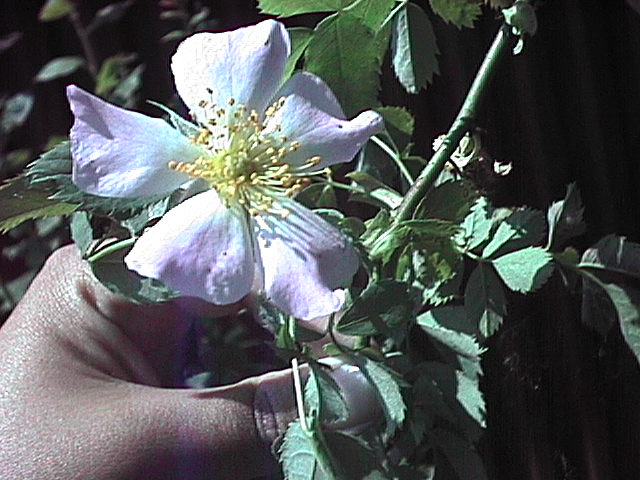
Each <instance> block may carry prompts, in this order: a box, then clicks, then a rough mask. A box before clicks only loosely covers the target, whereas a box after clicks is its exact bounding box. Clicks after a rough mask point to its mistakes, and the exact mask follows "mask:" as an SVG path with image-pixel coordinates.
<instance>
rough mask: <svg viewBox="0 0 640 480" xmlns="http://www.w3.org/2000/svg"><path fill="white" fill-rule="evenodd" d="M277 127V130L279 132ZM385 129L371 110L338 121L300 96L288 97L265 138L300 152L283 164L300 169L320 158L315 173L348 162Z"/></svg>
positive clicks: (378, 117)
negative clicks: (283, 138) (274, 135)
mask: <svg viewBox="0 0 640 480" xmlns="http://www.w3.org/2000/svg"><path fill="white" fill-rule="evenodd" d="M278 126H280V129H278ZM383 128H384V122H383V120H382V117H381V116H380V115H379V114H378V113H376V112H374V111H373V110H367V111H366V112H362V113H361V114H360V115H358V116H357V117H356V118H354V119H353V120H341V119H339V118H335V117H333V116H331V115H329V114H327V113H325V112H323V111H322V110H320V109H318V108H316V107H314V106H313V105H312V104H311V103H309V102H308V101H307V100H306V99H305V98H303V97H301V96H299V95H295V94H294V95H290V96H288V97H286V101H285V102H284V105H283V106H282V108H280V109H279V110H278V111H277V112H276V114H275V115H274V116H273V117H272V118H271V119H270V120H269V122H268V124H267V126H266V129H265V131H264V133H265V135H268V134H269V133H272V132H274V131H276V132H277V135H278V136H282V135H285V136H286V137H287V138H288V139H289V140H290V141H294V140H295V141H297V142H298V143H300V148H298V149H297V150H296V151H295V152H292V153H289V154H288V155H287V156H286V158H285V161H286V162H288V163H290V164H292V165H300V164H302V163H304V162H305V160H307V159H309V158H311V157H315V156H319V157H320V158H321V159H322V163H321V164H320V165H318V167H317V168H318V169H321V168H324V167H326V166H328V165H333V164H335V163H343V162H348V161H350V160H351V159H352V158H353V157H354V156H355V154H356V153H358V151H359V150H360V149H361V148H362V146H363V145H364V144H365V143H366V141H367V140H369V138H370V137H371V136H372V135H375V134H376V133H379V132H381V131H382V129H383Z"/></svg>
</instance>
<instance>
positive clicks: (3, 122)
mask: <svg viewBox="0 0 640 480" xmlns="http://www.w3.org/2000/svg"><path fill="white" fill-rule="evenodd" d="M32 108H33V95H32V94H30V93H22V92H21V93H16V94H15V95H12V96H11V97H9V98H8V99H7V100H6V101H5V102H4V104H3V105H0V109H1V112H0V131H2V133H4V134H7V133H9V132H11V131H12V130H13V129H15V128H16V127H19V126H20V125H22V124H23V123H24V122H26V120H27V117H28V116H29V113H31V109H32Z"/></svg>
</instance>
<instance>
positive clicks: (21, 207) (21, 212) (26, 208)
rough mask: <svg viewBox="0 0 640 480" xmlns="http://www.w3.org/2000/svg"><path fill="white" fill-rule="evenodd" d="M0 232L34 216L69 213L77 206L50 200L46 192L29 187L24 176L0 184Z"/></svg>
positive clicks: (52, 215) (41, 216)
mask: <svg viewBox="0 0 640 480" xmlns="http://www.w3.org/2000/svg"><path fill="white" fill-rule="evenodd" d="M0 205H2V209H0V233H4V232H7V231H9V230H11V229H13V228H15V227H17V226H18V225H20V224H21V223H23V222H25V221H27V220H31V219H34V218H44V217H56V216H60V215H69V214H71V213H72V212H73V211H74V210H75V209H76V208H77V207H78V206H77V205H73V204H69V203H65V202H60V201H57V200H50V199H49V196H48V194H47V193H46V192H42V191H38V190H33V189H30V188H29V184H28V182H27V181H26V180H25V178H24V177H18V178H14V179H12V180H11V181H9V183H5V184H4V185H2V186H0Z"/></svg>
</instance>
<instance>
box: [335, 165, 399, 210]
mask: <svg viewBox="0 0 640 480" xmlns="http://www.w3.org/2000/svg"><path fill="white" fill-rule="evenodd" d="M345 176H346V177H347V178H349V179H350V180H353V182H354V183H355V184H356V185H357V186H358V187H361V188H362V189H363V193H356V192H352V193H351V196H350V197H349V200H351V201H354V202H364V203H370V204H372V205H375V206H378V207H383V208H389V209H394V208H396V207H397V206H398V205H400V202H402V196H401V195H400V194H399V193H398V192H396V191H395V190H394V189H392V188H391V187H388V186H387V185H385V184H384V183H382V182H381V181H379V180H377V179H375V178H374V177H372V176H371V175H369V174H368V173H365V172H361V171H358V170H356V171H353V172H350V173H347V174H346V175H345Z"/></svg>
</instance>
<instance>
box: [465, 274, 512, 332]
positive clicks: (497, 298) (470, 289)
mask: <svg viewBox="0 0 640 480" xmlns="http://www.w3.org/2000/svg"><path fill="white" fill-rule="evenodd" d="M464 307H465V309H466V311H467V315H469V318H470V319H471V321H472V322H473V324H474V325H477V326H478V330H479V331H480V333H481V334H482V335H483V336H484V337H490V336H491V335H493V333H494V332H495V331H496V330H497V329H498V327H499V326H500V325H501V324H502V318H503V317H504V316H505V315H506V314H507V299H506V297H505V293H504V287H503V286H502V283H501V282H500V279H499V278H498V276H497V275H496V273H495V271H494V270H493V267H491V265H487V264H485V263H482V262H480V263H478V266H477V267H476V268H475V270H474V271H473V273H472V274H471V276H470V277H469V281H468V282H467V286H466V288H465V291H464Z"/></svg>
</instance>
